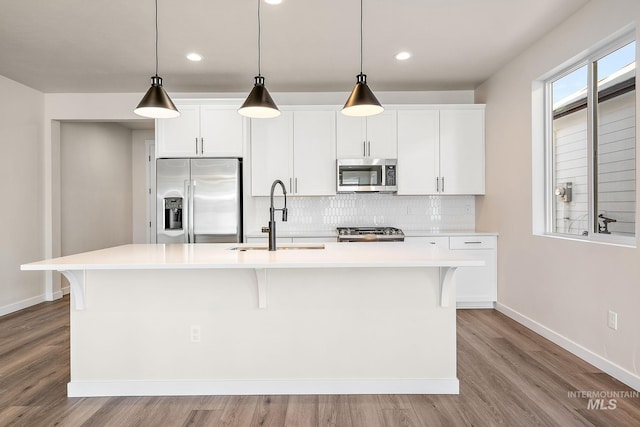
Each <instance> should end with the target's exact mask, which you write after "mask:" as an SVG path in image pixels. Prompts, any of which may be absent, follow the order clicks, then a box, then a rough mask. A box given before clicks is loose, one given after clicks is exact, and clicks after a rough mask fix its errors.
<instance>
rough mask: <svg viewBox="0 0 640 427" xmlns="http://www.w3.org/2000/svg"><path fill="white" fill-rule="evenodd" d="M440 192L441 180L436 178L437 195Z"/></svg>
mask: <svg viewBox="0 0 640 427" xmlns="http://www.w3.org/2000/svg"><path fill="white" fill-rule="evenodd" d="M439 192H440V178H439V177H437V176H436V193H439Z"/></svg>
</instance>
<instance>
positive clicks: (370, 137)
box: [366, 110, 398, 159]
mask: <svg viewBox="0 0 640 427" xmlns="http://www.w3.org/2000/svg"><path fill="white" fill-rule="evenodd" d="M366 121H367V144H368V148H367V150H368V151H367V154H368V157H371V158H374V159H395V158H396V157H397V156H398V147H397V142H398V139H397V135H398V134H397V126H396V111H395V110H385V111H383V112H382V113H380V114H376V115H375V116H369V117H367V118H366Z"/></svg>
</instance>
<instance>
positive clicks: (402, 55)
mask: <svg viewBox="0 0 640 427" xmlns="http://www.w3.org/2000/svg"><path fill="white" fill-rule="evenodd" d="M409 58H411V54H410V53H409V52H399V53H397V54H396V59H397V60H398V61H405V60H407V59H409Z"/></svg>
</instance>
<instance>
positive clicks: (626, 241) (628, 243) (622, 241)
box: [534, 233, 637, 249]
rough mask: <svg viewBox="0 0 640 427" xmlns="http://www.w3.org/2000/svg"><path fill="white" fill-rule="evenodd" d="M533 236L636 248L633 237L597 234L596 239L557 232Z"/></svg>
mask: <svg viewBox="0 0 640 427" xmlns="http://www.w3.org/2000/svg"><path fill="white" fill-rule="evenodd" d="M534 236H539V237H550V238H552V239H560V240H572V241H575V242H584V243H594V244H597V245H608V246H619V247H623V248H633V249H635V248H637V243H636V238H635V237H621V236H610V237H603V236H598V239H594V238H593V237H589V236H574V235H569V234H557V233H544V234H534Z"/></svg>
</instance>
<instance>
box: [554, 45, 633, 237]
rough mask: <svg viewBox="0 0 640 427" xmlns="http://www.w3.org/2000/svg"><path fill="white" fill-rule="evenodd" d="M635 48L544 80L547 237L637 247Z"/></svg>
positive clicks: (620, 48) (612, 50) (611, 50)
mask: <svg viewBox="0 0 640 427" xmlns="http://www.w3.org/2000/svg"><path fill="white" fill-rule="evenodd" d="M635 69H636V43H635V40H632V39H630V38H629V37H627V38H626V39H624V40H621V41H618V42H616V43H613V44H610V45H608V46H606V47H605V48H604V49H601V50H599V51H597V52H595V53H594V54H593V55H590V56H588V57H585V58H583V59H582V60H581V61H580V62H577V63H574V64H573V66H572V67H569V68H565V69H564V71H563V72H561V73H557V74H554V75H553V77H551V78H549V79H547V80H545V81H544V84H545V96H546V100H545V105H546V109H545V120H546V129H547V131H546V132H547V136H546V143H545V151H546V174H545V175H546V180H545V181H546V184H545V202H546V203H545V205H546V210H547V212H546V224H545V227H546V234H553V235H558V236H565V237H575V238H580V239H585V240H592V241H598V242H608V243H620V244H635V235H636V223H635V217H636V167H635V165H636V130H635V125H636V105H635V104H636V102H635V98H636V95H635V93H636V92H635V88H636V84H635V82H636V73H635Z"/></svg>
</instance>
